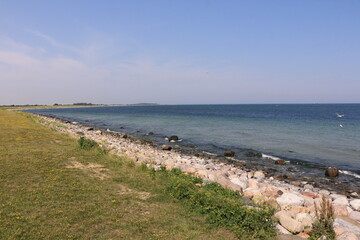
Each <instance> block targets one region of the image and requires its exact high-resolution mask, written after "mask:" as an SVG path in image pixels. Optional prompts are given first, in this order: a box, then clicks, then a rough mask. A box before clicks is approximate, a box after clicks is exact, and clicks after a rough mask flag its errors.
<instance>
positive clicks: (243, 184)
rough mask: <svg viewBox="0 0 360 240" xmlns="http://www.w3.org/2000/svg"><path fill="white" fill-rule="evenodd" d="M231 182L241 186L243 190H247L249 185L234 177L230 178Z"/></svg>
mask: <svg viewBox="0 0 360 240" xmlns="http://www.w3.org/2000/svg"><path fill="white" fill-rule="evenodd" d="M230 181H231V182H232V183H234V184H236V185H239V186H241V188H242V189H245V188H246V185H247V181H242V180H241V179H240V178H238V177H235V178H234V177H233V178H230Z"/></svg>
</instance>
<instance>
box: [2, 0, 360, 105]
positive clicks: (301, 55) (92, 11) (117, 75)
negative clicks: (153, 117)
mask: <svg viewBox="0 0 360 240" xmlns="http://www.w3.org/2000/svg"><path fill="white" fill-rule="evenodd" d="M0 83H1V85H0V86H1V87H0V105H1V104H28V103H29V104H53V103H73V102H92V103H137V102H157V103H163V104H174V103H175V104H181V103H185V104H191V103H200V104H205V103H315V102H316V103H332V102H340V103H346V102H360V1H359V0H346V1H343V0H338V1H333V0H316V1H314V0H307V1H306V0H304V1H289V0H286V1H285V0H284V1H280V0H274V1H270V0H263V1H261V0H248V1H240V0H239V1H230V0H227V1H220V0H219V1H211V0H208V1H201V0H198V1H184V0H181V1H180V0H178V1H170V0H164V1H157V0H154V1H148V0H144V1H136V0H129V1H121V0H118V1H80V0H77V1H46V0H42V1H37V0H32V1H27V0H23V1H17V0H8V1H4V0H0Z"/></svg>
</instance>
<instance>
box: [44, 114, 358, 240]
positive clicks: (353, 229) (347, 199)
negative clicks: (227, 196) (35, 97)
mask: <svg viewBox="0 0 360 240" xmlns="http://www.w3.org/2000/svg"><path fill="white" fill-rule="evenodd" d="M39 117H40V118H41V119H43V120H44V124H47V125H50V126H52V127H53V128H55V129H56V130H58V131H60V132H64V133H68V134H70V135H72V136H74V137H79V136H85V137H86V138H89V139H92V140H94V141H96V142H98V143H99V144H100V145H101V146H102V147H104V148H106V149H107V150H109V152H110V153H111V154H117V155H120V156H124V157H126V158H128V159H132V160H134V161H135V162H136V163H145V164H147V166H148V167H152V168H154V169H155V170H158V169H160V168H161V167H162V166H164V167H166V169H168V170H171V169H174V168H178V169H180V170H181V171H182V172H184V173H187V174H191V175H194V176H197V177H200V178H202V179H203V180H204V182H207V181H213V182H218V183H219V184H221V185H222V186H224V187H226V188H230V189H232V190H236V191H239V192H240V193H241V194H242V195H243V196H245V197H246V198H248V199H250V200H252V201H253V202H255V203H266V204H269V205H270V206H272V207H274V208H275V209H276V210H277V212H276V214H275V216H276V217H277V218H278V219H279V223H278V224H277V226H276V227H277V230H278V231H279V233H280V234H282V237H286V236H291V235H296V236H297V238H299V239H301V238H304V239H306V238H309V237H310V235H309V234H310V233H311V231H312V225H313V223H314V219H315V216H316V209H319V208H320V205H321V203H322V202H323V199H325V200H327V201H329V202H330V203H331V205H332V208H333V210H334V214H335V221H334V229H335V232H336V239H339V240H345V239H347V240H353V239H360V199H359V195H358V193H357V192H352V193H349V194H346V195H344V194H339V193H338V192H335V191H329V190H327V189H320V188H317V187H314V186H313V185H311V184H309V183H308V182H305V181H302V182H300V181H299V182H296V181H294V182H291V183H286V182H284V181H281V180H278V179H275V178H273V177H267V176H266V173H264V172H263V171H261V170H249V169H245V168H243V166H242V164H241V163H237V162H228V163H225V162H222V161H220V160H218V159H216V158H214V159H210V158H206V157H202V156H193V155H188V154H184V153H181V152H179V151H177V150H176V149H172V147H171V146H169V145H164V146H162V147H155V146H153V144H151V143H149V142H146V141H143V140H140V139H136V138H133V137H131V136H128V135H126V134H121V133H115V132H111V131H102V130H98V129H94V128H92V127H87V126H82V125H79V124H76V123H70V122H67V121H63V120H60V119H56V118H53V117H47V116H39ZM54 123H55V124H54ZM172 141H176V139H175V138H172ZM225 154H226V155H229V156H230V155H231V154H232V153H231V151H229V152H227V153H225ZM230 157H231V156H230ZM281 239H285V238H281ZM289 239H295V238H289Z"/></svg>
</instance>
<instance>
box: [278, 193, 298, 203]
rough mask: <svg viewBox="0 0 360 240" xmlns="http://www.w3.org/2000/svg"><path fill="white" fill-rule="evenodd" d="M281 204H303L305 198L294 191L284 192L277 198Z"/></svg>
mask: <svg viewBox="0 0 360 240" xmlns="http://www.w3.org/2000/svg"><path fill="white" fill-rule="evenodd" d="M276 201H277V202H278V204H279V205H280V206H302V205H303V204H304V201H305V200H304V199H303V198H302V197H300V196H298V195H296V194H293V193H284V194H283V195H281V196H280V197H278V198H277V199H276Z"/></svg>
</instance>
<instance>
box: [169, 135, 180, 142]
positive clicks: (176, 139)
mask: <svg viewBox="0 0 360 240" xmlns="http://www.w3.org/2000/svg"><path fill="white" fill-rule="evenodd" d="M168 139H169V142H170V141H179V137H178V136H175V135H174V136H170V137H168Z"/></svg>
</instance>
